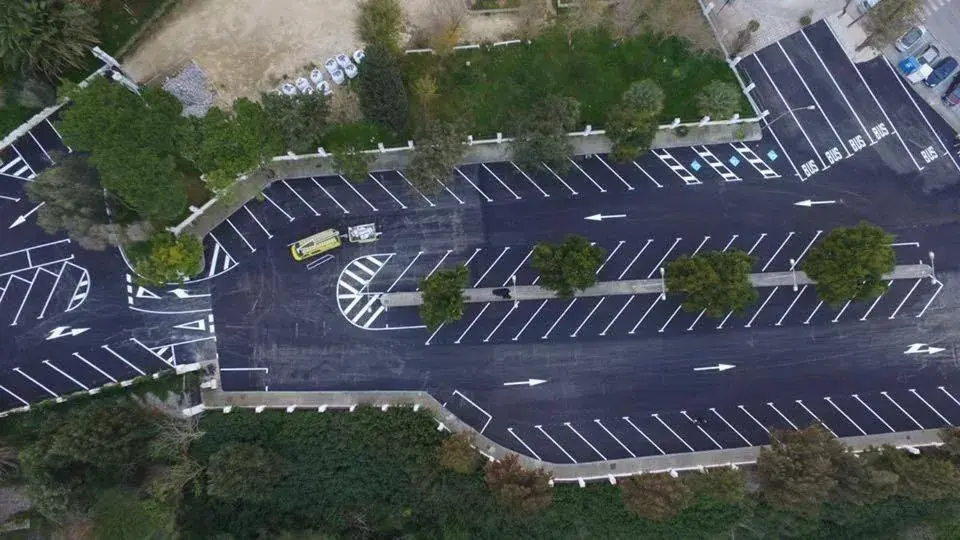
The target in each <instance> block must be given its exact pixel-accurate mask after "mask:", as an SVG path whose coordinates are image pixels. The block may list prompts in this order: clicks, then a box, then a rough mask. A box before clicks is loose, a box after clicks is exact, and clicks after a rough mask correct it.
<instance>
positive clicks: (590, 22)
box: [566, 0, 610, 47]
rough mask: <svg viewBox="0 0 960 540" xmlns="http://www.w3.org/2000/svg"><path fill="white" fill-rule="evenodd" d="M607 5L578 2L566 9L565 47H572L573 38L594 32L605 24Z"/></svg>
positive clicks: (594, 0) (585, 0)
mask: <svg viewBox="0 0 960 540" xmlns="http://www.w3.org/2000/svg"><path fill="white" fill-rule="evenodd" d="M609 7H610V6H609V5H608V4H607V2H606V1H605V0H580V1H579V2H577V3H576V4H574V5H572V6H570V7H569V8H567V12H568V18H567V20H566V27H567V45H568V46H570V47H573V36H574V35H575V34H576V33H578V32H585V31H589V30H594V29H596V28H597V27H599V26H600V25H602V24H605V23H606V22H607V11H608V9H609Z"/></svg>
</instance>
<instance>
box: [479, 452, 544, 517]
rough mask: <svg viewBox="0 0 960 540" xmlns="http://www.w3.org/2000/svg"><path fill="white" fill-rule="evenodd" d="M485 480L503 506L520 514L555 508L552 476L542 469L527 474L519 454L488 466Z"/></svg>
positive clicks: (508, 455) (492, 462)
mask: <svg viewBox="0 0 960 540" xmlns="http://www.w3.org/2000/svg"><path fill="white" fill-rule="evenodd" d="M483 478H484V481H485V482H486V484H487V487H489V488H490V491H492V492H493V494H494V496H495V497H496V498H497V499H498V500H499V501H500V503H501V504H503V505H504V506H506V507H507V508H509V509H510V510H512V511H514V512H516V513H517V514H531V513H533V512H537V511H539V510H543V509H545V508H547V507H549V506H550V505H551V504H553V487H551V486H550V478H551V477H550V473H548V472H546V471H544V470H543V469H542V468H540V469H536V470H533V471H528V470H525V469H524V468H523V467H522V466H521V465H520V456H518V455H517V454H507V455H505V456H503V458H502V459H500V460H499V461H491V462H489V463H487V468H486V471H485V473H484V477H483Z"/></svg>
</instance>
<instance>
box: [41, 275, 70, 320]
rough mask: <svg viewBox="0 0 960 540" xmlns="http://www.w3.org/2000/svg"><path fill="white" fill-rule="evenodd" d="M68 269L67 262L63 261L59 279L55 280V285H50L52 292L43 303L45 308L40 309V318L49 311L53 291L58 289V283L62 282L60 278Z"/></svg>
mask: <svg viewBox="0 0 960 540" xmlns="http://www.w3.org/2000/svg"><path fill="white" fill-rule="evenodd" d="M66 269H67V263H63V265H62V266H60V271H59V272H57V279H56V280H55V281H54V282H53V286H52V287H50V294H48V295H47V301H46V302H44V303H43V309H41V310H40V315H38V316H37V318H38V319H42V318H43V316H44V314H46V313H47V307H48V306H49V305H50V300H51V299H52V298H53V293H55V292H56V291H57V285H59V284H60V278H61V277H62V276H63V271H64V270H66Z"/></svg>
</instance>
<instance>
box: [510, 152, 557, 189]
mask: <svg viewBox="0 0 960 540" xmlns="http://www.w3.org/2000/svg"><path fill="white" fill-rule="evenodd" d="M510 164H511V165H513V167H514V168H515V169H517V170H518V171H520V174H522V175H523V177H524V178H526V179H527V181H529V182H530V183H531V184H533V187H535V188H537V191H539V192H540V194H541V195H543V196H544V197H549V196H550V194H549V193H547V192H546V191H544V190H543V188H541V187H540V186H539V185H537V183H536V182H534V181H533V178H530V176H529V175H528V174H527V173H525V172H523V169H521V168H520V167H517V164H516V163H514V162H512V161H511V162H510Z"/></svg>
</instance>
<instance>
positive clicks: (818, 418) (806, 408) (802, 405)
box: [794, 399, 837, 437]
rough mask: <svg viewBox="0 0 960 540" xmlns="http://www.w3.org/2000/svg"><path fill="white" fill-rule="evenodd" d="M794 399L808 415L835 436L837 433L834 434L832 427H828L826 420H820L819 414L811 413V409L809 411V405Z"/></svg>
mask: <svg viewBox="0 0 960 540" xmlns="http://www.w3.org/2000/svg"><path fill="white" fill-rule="evenodd" d="M794 401H796V402H797V405H800V406H801V407H803V410H805V411H807V413H808V414H810V416H812V417H813V419H814V420H816V421H817V422H819V423H820V425H821V426H823V427H825V428H827V431H829V432H830V433H832V434H833V436H834V437H837V434H836V433H835V432H834V431H833V430H832V429H830V426H828V425H827V423H826V422H824V421H823V420H821V419H820V417H819V416H817V415H815V414H813V411H811V410H810V408H809V407H807V406H806V405H804V404H803V402H802V401H800V400H799V399H796V400H794Z"/></svg>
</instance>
